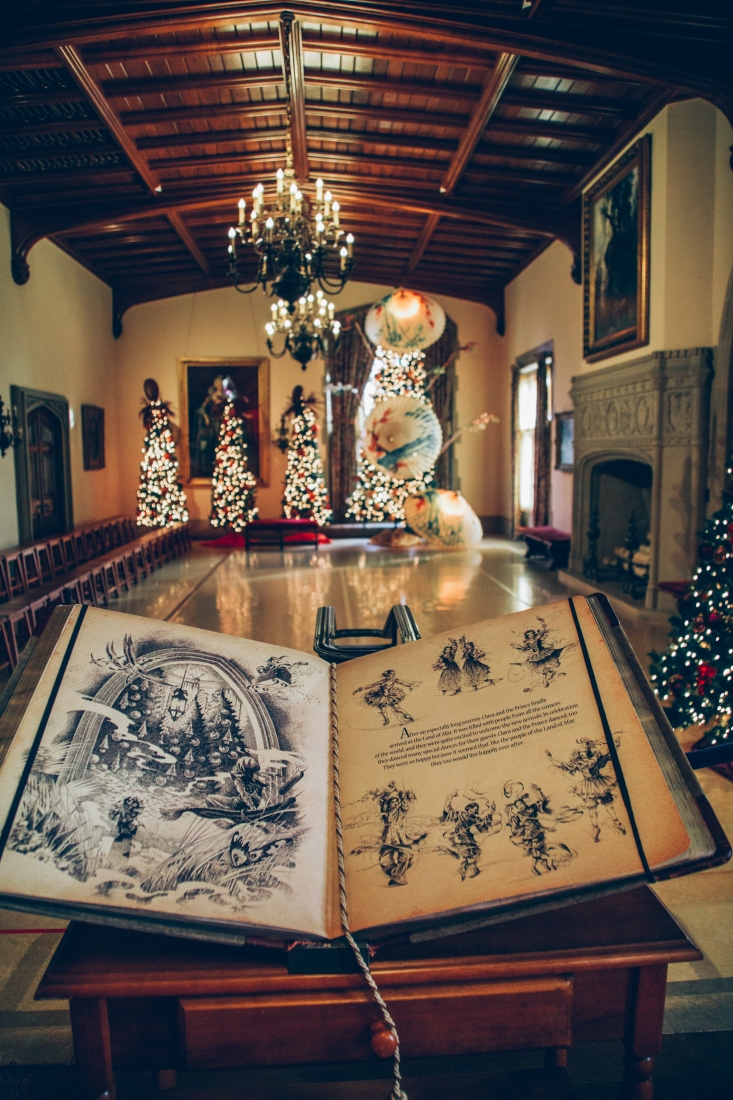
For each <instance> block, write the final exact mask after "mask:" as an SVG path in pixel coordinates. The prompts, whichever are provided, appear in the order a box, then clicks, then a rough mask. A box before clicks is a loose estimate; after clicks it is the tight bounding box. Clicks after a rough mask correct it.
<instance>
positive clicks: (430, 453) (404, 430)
mask: <svg viewBox="0 0 733 1100" xmlns="http://www.w3.org/2000/svg"><path fill="white" fill-rule="evenodd" d="M442 441H443V433H442V430H441V427H440V421H439V420H438V418H437V416H436V415H435V413H434V412H433V407H432V405H430V404H429V403H428V402H426V401H423V400H421V399H420V398H419V397H413V396H409V395H405V396H403V397H388V398H386V400H384V401H377V403H376V404H375V406H374V408H373V409H372V411H371V412H370V414H369V416H368V417H367V421H366V424H365V425H364V439H363V440H362V451H363V455H364V458H365V460H366V461H367V462H368V463H369V464H370V465H371V466H375V467H376V468H377V469H378V470H382V471H384V473H385V474H388V475H389V476H390V477H392V478H397V479H401V480H403V481H408V480H410V479H411V478H418V477H422V475H423V474H425V473H427V471H428V470H430V469H432V467H433V466H434V464H435V460H436V459H437V457H438V455H439V453H440V445H441V443H442Z"/></svg>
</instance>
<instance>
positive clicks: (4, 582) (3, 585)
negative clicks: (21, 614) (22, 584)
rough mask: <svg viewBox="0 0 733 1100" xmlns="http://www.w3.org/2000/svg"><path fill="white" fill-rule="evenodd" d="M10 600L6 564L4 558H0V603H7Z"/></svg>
mask: <svg viewBox="0 0 733 1100" xmlns="http://www.w3.org/2000/svg"><path fill="white" fill-rule="evenodd" d="M9 599H10V577H9V576H8V563H7V562H6V560H5V557H4V556H3V557H0V602H2V603H7V602H8V600H9Z"/></svg>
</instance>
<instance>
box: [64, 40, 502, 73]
mask: <svg viewBox="0 0 733 1100" xmlns="http://www.w3.org/2000/svg"><path fill="white" fill-rule="evenodd" d="M278 49H280V40H279V38H278V37H277V36H276V35H262V36H260V37H254V36H253V37H252V38H249V39H207V40H206V41H198V42H171V43H160V42H150V43H147V44H146V43H144V42H143V43H135V44H134V45H133V44H130V45H129V46H112V47H109V46H107V47H105V46H102V47H87V49H85V51H84V55H85V58H86V61H87V63H88V64H90V65H92V64H93V65H98V64H102V63H108V62H113V61H121V62H125V61H148V60H149V61H152V60H155V59H157V58H167V57H193V56H204V57H215V56H222V57H225V56H230V55H231V54H242V53H256V52H258V51H265V50H278ZM303 49H304V50H308V52H309V53H321V54H328V55H334V54H336V55H340V56H342V57H370V58H374V59H377V60H385V61H404V62H405V63H406V64H418V65H424V64H429V65H442V66H449V67H451V68H459V67H460V68H464V69H469V68H470V69H490V68H492V67H493V64H494V58H493V52H491V51H486V50H484V51H481V52H479V51H477V50H475V49H474V50H472V51H470V52H469V51H463V52H460V51H458V50H450V49H446V48H445V46H442V47H438V48H427V49H425V48H420V47H415V46H411V45H404V46H403V45H393V44H392V43H384V42H380V41H378V40H375V41H373V42H370V41H369V40H366V39H363V38H362V39H337V38H335V37H333V36H331V37H326V38H322V37H320V36H319V35H317V34H314V33H313V32H312V31H310V32H305V33H304V34H303Z"/></svg>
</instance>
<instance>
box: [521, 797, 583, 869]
mask: <svg viewBox="0 0 733 1100" xmlns="http://www.w3.org/2000/svg"><path fill="white" fill-rule="evenodd" d="M504 797H505V798H506V799H507V803H506V806H505V808H504V809H505V820H506V824H507V827H508V829H509V830H510V839H511V842H512V844H515V845H516V846H517V847H518V848H521V849H522V854H523V855H524V856H525V857H527V858H528V859H531V860H532V872H533V874H535V875H545V874H547V873H548V872H549V871H557V870H558V868H559V867H562V866H563V865H564V864H567V863H570V861H571V860H573V859H575V858H576V857H577V855H578V853H577V852H576V851H574V850H573V849H572V848H569V847H568V846H567V844H562V843H560V842H559V841H558V842H557V843H555V844H551V843H550V841H549V838H548V835H547V834H548V833H554V832H555V831H556V824H564V823H565V822H567V821H571V820H572V819H573V817H574V816H575V815H576V813H577V811H576V810H574V809H571V808H569V807H563V808H562V810H560V811H557V812H556V811H553V810H552V808H551V806H550V799H549V798H548V797H547V795H546V794H544V793H543V791H542V790H541V789H540V788H539V787H538V786H537V785H536V784H535V783H531V784H530V785H529V788H527V789H525V786H524V784H523V783H519V782H516V781H513V780H509V781H508V782H507V783H505V784H504Z"/></svg>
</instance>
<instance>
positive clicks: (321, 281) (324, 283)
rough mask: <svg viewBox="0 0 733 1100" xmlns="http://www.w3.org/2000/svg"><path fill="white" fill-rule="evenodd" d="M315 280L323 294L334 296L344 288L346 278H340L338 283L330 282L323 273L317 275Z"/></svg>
mask: <svg viewBox="0 0 733 1100" xmlns="http://www.w3.org/2000/svg"><path fill="white" fill-rule="evenodd" d="M316 281H317V282H318V285H319V287H320V288H321V290H322V291H323V292H324V294H332V295H333V296H334V297H336V295H337V294H340V293H341V291H342V290H343V289H344V287H345V286H346V283H347V282H348V279H342V280H341V282H339V283H330V282H329V281H328V279H327V278H326V276H325V275H317V276H316Z"/></svg>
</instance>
